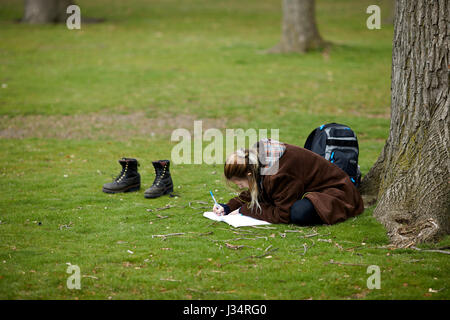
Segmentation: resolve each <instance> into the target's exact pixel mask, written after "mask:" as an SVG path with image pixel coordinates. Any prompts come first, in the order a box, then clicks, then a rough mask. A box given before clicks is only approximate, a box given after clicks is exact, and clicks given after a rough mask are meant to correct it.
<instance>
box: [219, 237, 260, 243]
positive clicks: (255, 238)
mask: <svg viewBox="0 0 450 320" xmlns="http://www.w3.org/2000/svg"><path fill="white" fill-rule="evenodd" d="M258 239H264V240H266V241H267V240H268V238H267V237H254V238H234V239H226V240H216V239H211V241H214V242H219V241H224V242H230V241H239V240H258Z"/></svg>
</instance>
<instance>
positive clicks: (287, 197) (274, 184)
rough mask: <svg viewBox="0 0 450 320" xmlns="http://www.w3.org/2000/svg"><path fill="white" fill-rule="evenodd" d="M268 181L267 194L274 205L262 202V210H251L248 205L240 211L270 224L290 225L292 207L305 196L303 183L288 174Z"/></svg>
mask: <svg viewBox="0 0 450 320" xmlns="http://www.w3.org/2000/svg"><path fill="white" fill-rule="evenodd" d="M267 178H269V177H267ZM267 178H266V179H267ZM268 180H269V183H268V186H266V192H267V194H268V195H269V197H270V198H271V199H272V203H267V202H264V203H263V202H261V203H260V206H261V210H257V208H253V209H250V208H249V207H248V203H246V204H243V205H242V206H241V209H240V210H239V211H240V213H242V214H244V215H247V216H250V217H253V218H256V219H260V220H265V221H268V222H270V223H289V222H290V209H291V206H292V205H293V204H294V202H295V201H297V200H298V199H300V198H301V197H302V195H303V192H304V185H303V182H302V181H300V179H298V178H297V177H293V176H291V175H288V174H282V175H276V176H272V177H270V178H269V179H268Z"/></svg>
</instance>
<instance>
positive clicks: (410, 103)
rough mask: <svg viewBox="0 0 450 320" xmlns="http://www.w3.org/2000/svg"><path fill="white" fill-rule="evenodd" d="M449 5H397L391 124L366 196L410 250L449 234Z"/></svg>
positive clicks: (428, 0) (436, 1)
mask: <svg viewBox="0 0 450 320" xmlns="http://www.w3.org/2000/svg"><path fill="white" fill-rule="evenodd" d="M449 10H450V7H449V3H448V0H416V1H409V0H398V1H397V3H396V9H395V21H394V40H393V50H392V76H391V78H392V84H391V125H390V133H389V138H388V140H387V141H386V144H385V146H384V149H383V151H382V152H381V155H380V157H379V159H378V160H377V161H376V163H375V165H374V166H373V167H372V168H371V169H370V171H369V173H368V174H367V175H366V176H365V177H364V179H363V181H362V185H361V189H360V191H361V193H362V194H363V195H365V196H369V197H370V196H373V197H377V198H378V203H377V206H376V208H375V210H374V216H375V217H376V218H377V219H378V220H379V221H381V222H382V223H383V224H384V225H385V226H386V228H387V231H388V235H389V237H390V239H391V241H392V242H393V243H394V244H396V245H397V246H400V247H408V246H411V245H413V244H415V243H419V242H423V241H431V240H437V239H439V238H440V236H442V235H444V234H448V233H450V185H449V183H450V176H449V171H450V134H449V127H450V119H449V107H450V102H449V99H448V98H449V82H450V81H449V74H450V73H449V68H450V59H449V49H450V48H449V47H450V45H449V41H448V39H449V30H448V28H449V18H450V17H449V15H450V14H449Z"/></svg>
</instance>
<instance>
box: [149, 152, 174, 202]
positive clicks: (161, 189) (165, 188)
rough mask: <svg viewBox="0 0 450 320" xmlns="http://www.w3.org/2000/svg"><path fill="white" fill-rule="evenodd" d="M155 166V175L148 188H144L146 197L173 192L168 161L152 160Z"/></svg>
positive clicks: (155, 196) (156, 196)
mask: <svg viewBox="0 0 450 320" xmlns="http://www.w3.org/2000/svg"><path fill="white" fill-rule="evenodd" d="M152 164H153V167H155V173H156V177H155V180H154V181H153V184H152V186H151V187H150V188H148V189H147V190H145V193H144V196H145V197H146V198H158V197H160V196H162V195H165V194H168V193H171V192H173V182H172V178H171V176H170V171H169V168H170V161H169V160H159V161H153V162H152Z"/></svg>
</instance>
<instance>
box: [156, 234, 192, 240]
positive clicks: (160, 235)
mask: <svg viewBox="0 0 450 320" xmlns="http://www.w3.org/2000/svg"><path fill="white" fill-rule="evenodd" d="M183 234H185V233H184V232H178V233H168V234H154V235H152V239H153V238H163V240H165V239H166V238H167V237H172V236H181V235H183Z"/></svg>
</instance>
